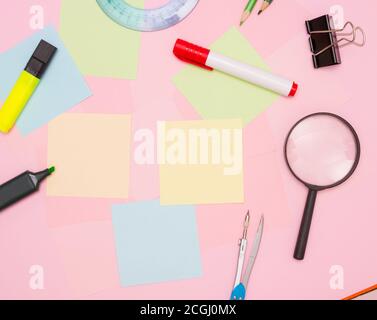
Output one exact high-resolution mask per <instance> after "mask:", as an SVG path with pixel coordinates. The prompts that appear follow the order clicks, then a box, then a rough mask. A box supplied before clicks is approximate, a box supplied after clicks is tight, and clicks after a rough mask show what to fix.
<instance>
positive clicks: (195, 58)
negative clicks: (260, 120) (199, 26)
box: [173, 39, 298, 97]
mask: <svg viewBox="0 0 377 320" xmlns="http://www.w3.org/2000/svg"><path fill="white" fill-rule="evenodd" d="M173 52H174V54H175V55H176V56H177V57H178V58H179V59H181V60H183V61H185V62H189V63H191V64H194V65H197V66H199V67H202V68H204V69H207V70H211V71H212V70H213V69H216V70H218V71H221V72H224V73H226V74H229V75H232V76H234V77H236V78H239V79H242V80H245V81H247V82H250V83H253V84H255V85H258V86H260V87H263V88H266V89H268V90H271V91H273V92H276V93H278V94H280V95H283V96H287V97H293V96H294V95H295V94H296V92H297V89H298V85H297V84H296V83H295V82H294V81H291V80H287V79H285V78H283V77H280V76H277V75H274V74H272V73H270V72H268V71H265V70H262V69H259V68H256V67H253V66H251V65H248V64H246V63H242V62H239V61H236V60H234V59H231V58H229V57H226V56H224V55H221V54H218V53H215V52H212V51H211V50H209V49H206V48H202V47H199V46H197V45H194V44H192V43H190V42H187V41H184V40H181V39H178V40H177V42H176V43H175V46H174V50H173Z"/></svg>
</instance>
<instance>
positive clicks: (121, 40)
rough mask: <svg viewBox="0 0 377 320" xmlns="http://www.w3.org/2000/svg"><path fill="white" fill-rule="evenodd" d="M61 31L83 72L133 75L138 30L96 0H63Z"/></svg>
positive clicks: (137, 0) (136, 1)
mask: <svg viewBox="0 0 377 320" xmlns="http://www.w3.org/2000/svg"><path fill="white" fill-rule="evenodd" d="M127 2H129V3H130V4H131V5H134V6H135V7H142V5H143V3H144V1H143V0H132V1H128V0H127ZM60 34H61V36H62V38H63V41H64V43H65V45H66V46H67V48H68V49H69V51H70V53H71V54H72V56H73V58H74V59H75V61H76V63H77V65H78V67H79V69H80V71H81V72H82V73H83V74H85V75H89V76H97V77H112V78H126V79H136V75H137V64H138V55H139V47H140V33H139V32H136V31H132V30H129V29H127V28H124V27H122V26H120V25H118V24H117V23H115V22H114V21H112V20H111V19H110V18H109V17H108V16H107V15H106V14H105V13H104V12H103V11H102V10H101V8H100V7H99V5H98V4H97V2H96V1H95V0H80V1H77V0H62V4H61V26H60Z"/></svg>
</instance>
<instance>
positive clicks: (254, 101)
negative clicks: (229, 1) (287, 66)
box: [173, 27, 279, 125]
mask: <svg viewBox="0 0 377 320" xmlns="http://www.w3.org/2000/svg"><path fill="white" fill-rule="evenodd" d="M211 49H213V50H214V51H215V52H217V53H222V54H224V55H226V56H228V57H231V58H234V59H237V60H239V61H242V62H245V63H249V64H251V65H253V66H256V67H259V68H262V69H264V70H269V68H268V66H267V64H266V63H265V62H264V60H263V59H262V57H261V56H260V55H259V54H258V53H257V51H256V50H255V49H254V48H253V47H252V46H251V45H250V44H249V42H248V40H247V39H246V38H245V37H244V36H243V35H242V34H241V33H240V32H239V31H238V30H237V29H236V28H234V27H233V28H231V29H230V30H229V31H227V32H226V33H225V34H224V35H223V36H222V37H220V39H218V40H217V41H216V42H215V43H214V44H213V45H212V46H211ZM173 83H174V84H175V85H176V87H177V88H178V90H179V91H180V92H181V93H182V94H183V95H184V96H185V97H186V98H187V99H188V101H189V102H190V103H191V104H192V106H193V107H194V108H195V109H196V110H197V112H198V113H199V114H200V115H201V116H202V117H203V118H204V119H234V118H240V119H242V120H243V123H244V125H246V124H248V123H249V122H251V121H252V120H253V119H255V118H256V117H257V116H258V115H259V114H261V113H262V112H264V111H265V110H266V109H267V108H268V107H269V106H271V105H272V104H273V102H274V101H275V100H276V99H277V98H278V97H279V96H278V95H277V94H275V93H272V92H270V91H268V90H266V89H264V88H260V87H257V86H255V85H253V84H250V83H247V82H245V81H242V80H239V79H236V78H234V77H232V76H229V75H226V74H223V73H221V72H218V71H216V70H214V71H211V72H209V71H207V70H204V69H202V68H198V67H195V66H192V65H188V66H187V67H185V68H184V69H183V70H182V71H181V72H180V73H179V74H177V75H176V76H175V77H174V78H173Z"/></svg>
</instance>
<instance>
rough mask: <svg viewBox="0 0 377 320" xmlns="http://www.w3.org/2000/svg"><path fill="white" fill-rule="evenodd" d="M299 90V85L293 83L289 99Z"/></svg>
mask: <svg viewBox="0 0 377 320" xmlns="http://www.w3.org/2000/svg"><path fill="white" fill-rule="evenodd" d="M297 89H298V84H297V83H296V82H293V84H292V89H291V92H289V95H288V96H289V97H294V96H295V94H296V92H297Z"/></svg>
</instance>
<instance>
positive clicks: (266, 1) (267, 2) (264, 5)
mask: <svg viewBox="0 0 377 320" xmlns="http://www.w3.org/2000/svg"><path fill="white" fill-rule="evenodd" d="M273 1H274V0H264V1H263V3H262V7H261V8H260V10H259V11H258V14H261V13H262V12H263V11H264V10H266V9H267V8H268V7H269V6H270V4H271V3H272V2H273Z"/></svg>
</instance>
